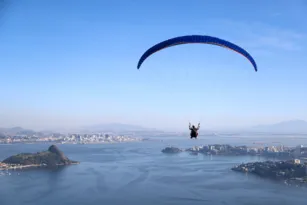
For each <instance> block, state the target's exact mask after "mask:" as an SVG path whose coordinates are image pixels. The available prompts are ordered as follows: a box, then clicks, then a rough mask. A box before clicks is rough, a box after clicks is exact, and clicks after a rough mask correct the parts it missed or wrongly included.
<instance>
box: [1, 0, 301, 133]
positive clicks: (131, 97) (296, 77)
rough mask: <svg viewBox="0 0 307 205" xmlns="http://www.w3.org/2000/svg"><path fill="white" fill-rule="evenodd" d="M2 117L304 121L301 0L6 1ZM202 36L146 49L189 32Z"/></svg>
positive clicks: (174, 122)
mask: <svg viewBox="0 0 307 205" xmlns="http://www.w3.org/2000/svg"><path fill="white" fill-rule="evenodd" d="M0 4H1V8H2V9H1V10H0V12H1V14H0V43H1V46H0V56H1V61H0V72H1V75H0V77H1V80H0V96H1V98H0V127H12V126H22V127H25V128H31V129H51V128H52V129H53V128H54V129H55V128H60V127H61V128H63V127H67V128H68V127H78V126H86V125H94V124H100V123H113V122H117V123H127V124H134V125H141V126H145V127H151V128H159V129H165V130H181V129H186V126H187V123H188V122H189V121H191V122H192V123H197V122H201V125H202V127H203V128H208V129H211V128H226V127H227V128H228V127H229V128H230V127H232V128H234V127H248V126H254V125H257V124H266V123H267V124H270V123H276V122H280V121H284V120H294V119H301V120H307V80H306V78H307V68H306V64H307V58H306V56H307V55H306V53H307V52H306V51H307V49H306V44H307V43H306V42H307V41H306V38H307V23H306V22H304V19H307V2H306V1H304V0H293V1H288V0H272V1H266V0H257V1H244V0H233V1H222V0H206V1H204V0H193V1H184V0H176V1H175V0H174V1H173V0H170V1H162V0H155V1H143V0H134V1H124V0H110V1H108V0H105V1H99V0H91V1H86V0H44V1H41V0H20V1H17V0H2V1H1V2H0ZM192 34H199V35H210V36H215V37H218V38H222V39H225V40H228V41H231V42H233V43H235V44H237V45H239V46H241V47H242V48H244V49H246V50H247V51H248V52H249V53H250V54H251V55H252V56H253V58H254V59H255V61H256V63H257V65H258V72H255V71H254V70H253V67H252V65H251V64H250V63H249V61H248V60H247V59H246V58H244V57H243V56H241V55H238V54H237V53H236V52H233V51H230V50H228V49H224V48H222V47H219V46H213V45H206V44H192V45H180V46H174V47H171V48H167V49H165V50H162V51H160V52H158V53H155V54H153V55H152V56H150V57H149V58H148V59H147V60H146V61H145V62H144V63H143V65H142V67H141V68H140V70H137V62H138V60H139V58H140V57H141V55H142V54H143V52H145V51H146V50H147V49H148V48H149V47H151V46H153V45H154V44H156V43H158V42H161V41H163V40H166V39H169V38H173V37H176V36H182V35H192Z"/></svg>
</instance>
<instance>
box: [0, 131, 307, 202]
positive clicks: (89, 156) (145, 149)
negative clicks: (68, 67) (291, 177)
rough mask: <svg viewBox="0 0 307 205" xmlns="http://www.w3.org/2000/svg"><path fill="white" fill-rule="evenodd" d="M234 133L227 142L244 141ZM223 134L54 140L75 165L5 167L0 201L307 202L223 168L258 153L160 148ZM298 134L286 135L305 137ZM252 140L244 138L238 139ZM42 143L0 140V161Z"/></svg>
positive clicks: (302, 195) (297, 193) (297, 191)
mask: <svg viewBox="0 0 307 205" xmlns="http://www.w3.org/2000/svg"><path fill="white" fill-rule="evenodd" d="M235 139H236V138H232V141H230V142H229V143H230V144H240V143H243V141H244V140H243V141H242V139H237V140H235ZM227 140H228V141H229V138H225V139H224V138H215V139H211V138H210V140H209V138H208V139H206V138H205V137H204V138H203V139H201V140H194V141H193V140H187V139H184V138H180V139H179V138H167V139H166V140H164V141H163V142H159V141H156V142H137V143H121V144H104V145H58V146H59V148H60V149H61V150H62V151H63V152H64V153H65V154H66V155H67V156H68V157H69V158H71V159H73V160H78V161H80V162H81V164H79V165H73V166H68V167H65V168H63V169H59V170H56V171H55V170H53V171H51V170H31V171H22V172H20V171H15V172H14V171H12V172H11V175H5V176H0V204H1V205H19V204H29V205H32V204H33V205H34V204H44V205H51V204H52V205H55V204H57V205H62V204H63V205H64V204H65V205H67V204H74V205H75V204H87V205H89V204H93V205H98V204H99V205H101V204H112V205H113V204H140V205H145V204H149V205H151V204H154V205H158V204H177V205H180V204H232V205H241V204H284V205H287V204H296V205H300V204H302V205H306V204H307V197H306V196H307V194H306V193H307V189H303V188H296V187H288V186H285V185H283V184H277V183H274V182H272V181H268V180H262V179H260V178H258V177H256V176H252V175H245V174H241V173H236V172H232V171H231V170H230V168H231V167H232V166H233V165H235V164H238V163H241V162H248V161H257V160H261V158H259V157H217V156H213V157H210V156H203V155H190V154H188V153H181V154H174V155H171V154H163V153H162V152H161V150H162V149H163V148H164V147H166V146H167V145H174V146H177V147H181V148H182V147H191V146H194V145H200V144H205V143H207V142H209V143H213V141H214V142H215V143H221V142H224V143H226V142H227ZM273 140H274V139H273ZM300 140H301V141H295V142H293V140H290V141H291V142H292V143H296V144H299V143H302V142H304V141H305V139H300ZM252 141H253V140H250V139H248V140H246V139H245V141H244V143H245V144H246V143H248V142H249V143H251V144H252ZM258 141H259V140H258ZM48 146H49V145H48V144H40V145H33V144H32V145H0V160H3V159H4V158H6V157H8V156H10V155H13V154H16V153H20V152H37V151H40V150H46V149H47V148H48Z"/></svg>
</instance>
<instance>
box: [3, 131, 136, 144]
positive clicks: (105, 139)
mask: <svg viewBox="0 0 307 205" xmlns="http://www.w3.org/2000/svg"><path fill="white" fill-rule="evenodd" d="M131 141H141V139H139V138H135V137H129V136H122V135H112V134H104V133H97V134H82V135H80V134H67V135H64V134H51V135H50V136H43V137H38V136H35V135H33V136H27V135H19V136H8V137H5V138H0V143H2V144H3V143H6V144H11V143H51V142H52V143H62V144H65V143H72V144H94V143H114V142H131Z"/></svg>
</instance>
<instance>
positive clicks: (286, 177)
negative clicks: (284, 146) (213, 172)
mask: <svg viewBox="0 0 307 205" xmlns="http://www.w3.org/2000/svg"><path fill="white" fill-rule="evenodd" d="M231 169H232V170H233V171H238V172H244V173H252V174H255V175H258V176H260V177H263V178H270V179H273V180H282V181H284V182H285V183H286V184H290V183H296V184H297V183H299V184H305V185H307V165H306V164H305V163H303V164H302V163H301V162H300V160H298V159H293V160H287V161H265V162H250V163H246V164H241V165H238V166H235V167H233V168H231Z"/></svg>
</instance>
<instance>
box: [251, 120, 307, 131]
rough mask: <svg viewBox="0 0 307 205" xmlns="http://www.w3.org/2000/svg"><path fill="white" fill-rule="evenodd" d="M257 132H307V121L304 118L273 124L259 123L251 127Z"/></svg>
mask: <svg viewBox="0 0 307 205" xmlns="http://www.w3.org/2000/svg"><path fill="white" fill-rule="evenodd" d="M251 131H257V132H270V133H288V134H307V122H306V121H304V120H290V121H283V122H279V123H276V124H271V125H258V126H255V127H253V128H252V129H251Z"/></svg>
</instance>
